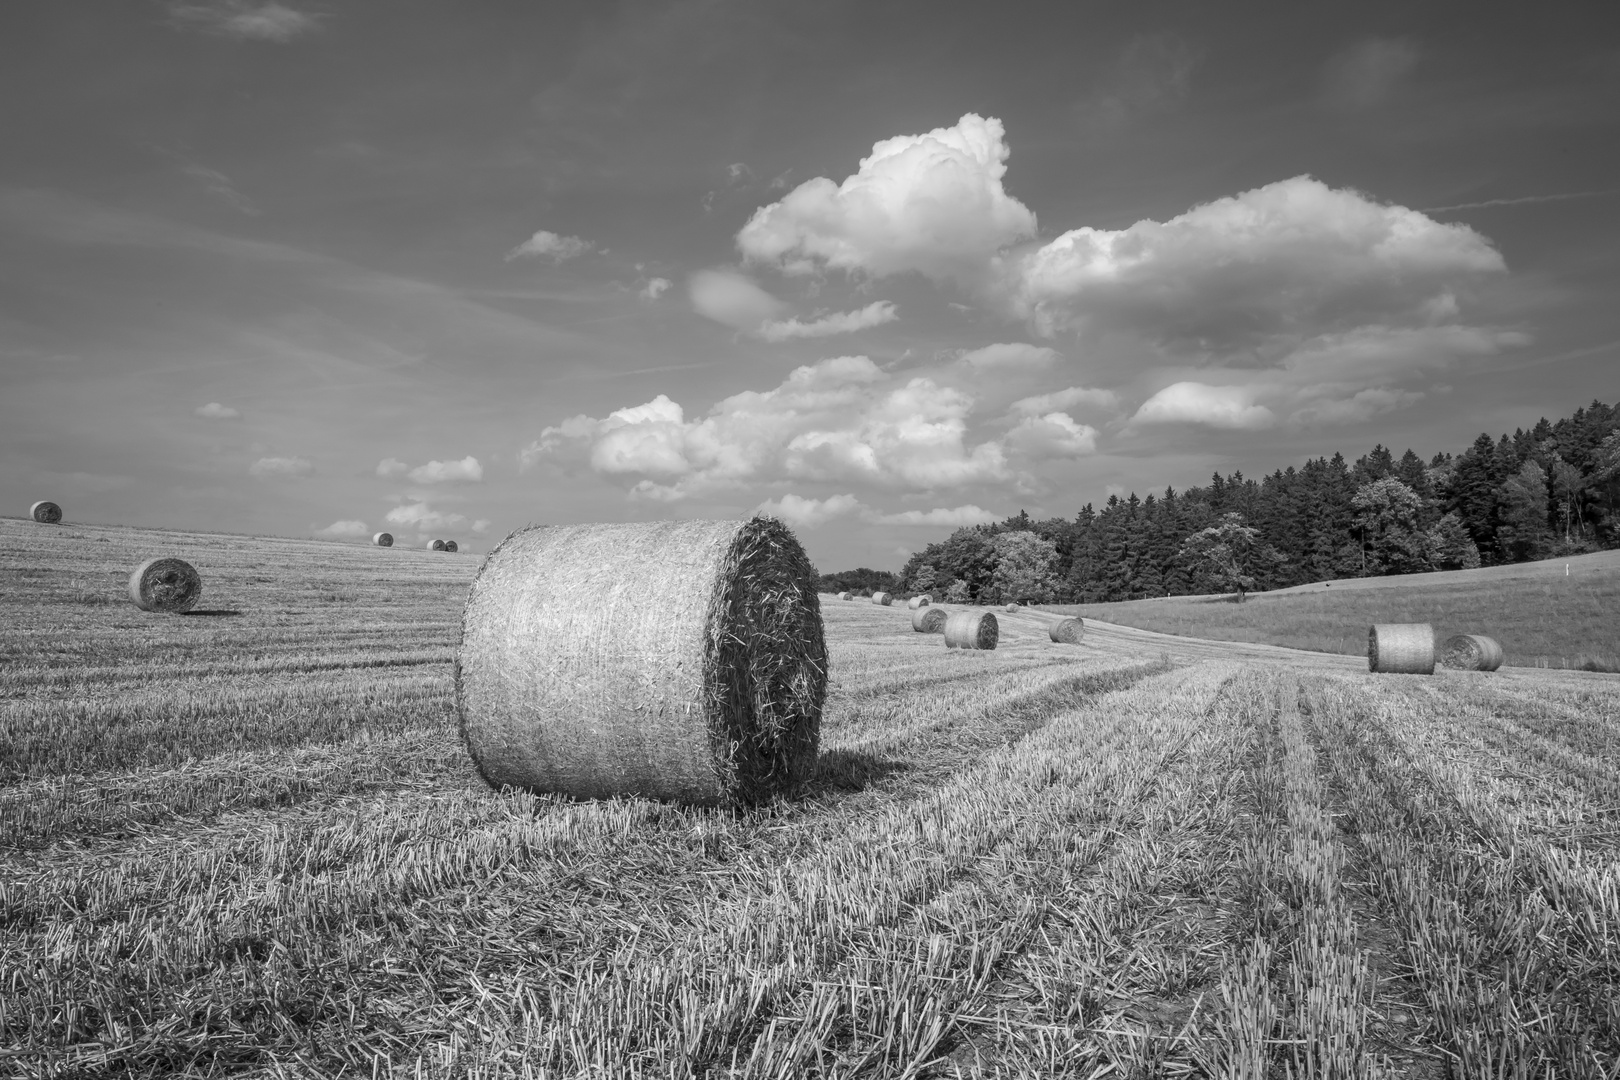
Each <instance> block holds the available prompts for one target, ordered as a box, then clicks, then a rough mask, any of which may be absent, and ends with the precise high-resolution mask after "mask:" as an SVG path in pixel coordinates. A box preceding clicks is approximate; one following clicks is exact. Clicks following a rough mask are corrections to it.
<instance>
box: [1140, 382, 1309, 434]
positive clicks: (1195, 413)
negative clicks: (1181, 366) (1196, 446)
mask: <svg viewBox="0 0 1620 1080" xmlns="http://www.w3.org/2000/svg"><path fill="white" fill-rule="evenodd" d="M1276 421H1277V418H1276V416H1275V415H1273V413H1272V411H1271V410H1270V409H1268V408H1266V407H1265V406H1264V405H1256V404H1255V403H1254V391H1253V390H1251V389H1250V388H1248V387H1244V386H1209V385H1207V384H1205V383H1198V382H1178V383H1172V384H1170V385H1169V386H1167V387H1165V388H1164V389H1163V390H1160V391H1159V392H1158V393H1157V394H1154V395H1153V396H1152V397H1150V398H1148V399H1147V400H1146V401H1144V402H1143V403H1142V407H1141V408H1140V409H1137V410H1136V415H1135V416H1133V417H1131V423H1133V424H1203V425H1205V426H1207V427H1213V428H1228V429H1234V430H1242V431H1254V430H1258V429H1260V428H1268V427H1271V426H1272V425H1273V424H1275V423H1276Z"/></svg>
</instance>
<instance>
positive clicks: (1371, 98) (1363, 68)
mask: <svg viewBox="0 0 1620 1080" xmlns="http://www.w3.org/2000/svg"><path fill="white" fill-rule="evenodd" d="M1417 62H1418V46H1417V42H1415V41H1413V40H1411V39H1410V38H1380V37H1369V38H1363V39H1362V40H1360V41H1357V42H1355V43H1354V44H1352V45H1350V46H1349V47H1348V48H1346V49H1344V50H1343V51H1342V52H1339V53H1336V54H1335V55H1334V56H1333V57H1331V58H1330V59H1329V60H1328V62H1327V64H1326V65H1325V66H1324V67H1323V69H1322V94H1323V96H1324V97H1325V98H1326V99H1327V101H1328V104H1330V105H1332V106H1334V107H1335V108H1339V109H1346V110H1355V109H1366V108H1371V107H1372V106H1374V105H1378V104H1380V103H1382V102H1384V101H1387V100H1388V99H1389V98H1390V97H1391V96H1392V95H1393V94H1394V92H1395V90H1396V89H1397V88H1398V87H1399V86H1400V84H1401V82H1402V80H1404V79H1405V78H1406V76H1407V75H1409V74H1410V73H1411V71H1412V69H1413V68H1415V67H1416V66H1417Z"/></svg>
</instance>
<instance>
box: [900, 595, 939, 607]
mask: <svg viewBox="0 0 1620 1080" xmlns="http://www.w3.org/2000/svg"><path fill="white" fill-rule="evenodd" d="M933 602H934V598H933V597H932V596H929V595H928V594H927V593H923V594H922V595H921V596H913V597H912V598H911V599H910V600H907V601H906V607H908V608H920V607H927V606H928V605H929V604H932V603H933Z"/></svg>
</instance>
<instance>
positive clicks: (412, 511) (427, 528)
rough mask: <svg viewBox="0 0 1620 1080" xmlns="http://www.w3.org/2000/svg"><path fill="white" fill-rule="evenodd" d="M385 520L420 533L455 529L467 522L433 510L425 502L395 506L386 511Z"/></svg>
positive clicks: (452, 515) (456, 515)
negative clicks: (412, 528)
mask: <svg viewBox="0 0 1620 1080" xmlns="http://www.w3.org/2000/svg"><path fill="white" fill-rule="evenodd" d="M386 520H387V521H388V523H389V524H390V525H400V526H414V527H415V528H416V529H418V530H419V531H421V532H433V531H435V530H440V529H456V528H460V527H461V526H462V525H464V524H466V521H467V519H466V518H465V517H462V516H461V515H460V514H446V513H443V512H442V511H439V510H435V509H433V508H432V507H431V506H429V505H428V504H427V503H425V502H415V503H407V504H405V505H402V506H396V507H394V508H393V509H392V510H390V511H388V514H387V518H386Z"/></svg>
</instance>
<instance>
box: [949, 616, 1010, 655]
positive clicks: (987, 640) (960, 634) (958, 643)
mask: <svg viewBox="0 0 1620 1080" xmlns="http://www.w3.org/2000/svg"><path fill="white" fill-rule="evenodd" d="M1000 637H1001V626H1000V624H998V623H997V622H996V617H995V616H994V615H992V614H990V612H988V611H953V612H951V613H950V615H949V616H947V617H946V619H945V645H946V647H947V648H951V649H993V648H995V647H996V641H997V640H998V639H999V638H1000Z"/></svg>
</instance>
